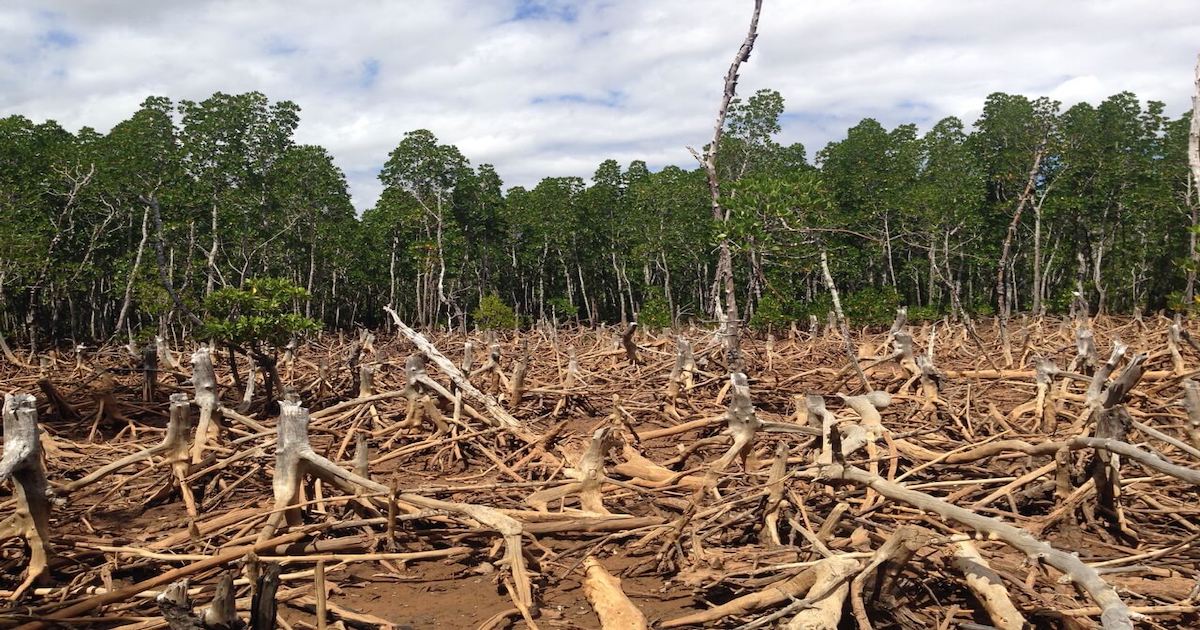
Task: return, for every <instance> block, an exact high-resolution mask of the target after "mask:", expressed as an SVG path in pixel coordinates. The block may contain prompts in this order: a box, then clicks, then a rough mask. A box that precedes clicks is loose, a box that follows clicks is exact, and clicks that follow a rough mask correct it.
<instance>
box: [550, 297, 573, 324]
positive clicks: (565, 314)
mask: <svg viewBox="0 0 1200 630" xmlns="http://www.w3.org/2000/svg"><path fill="white" fill-rule="evenodd" d="M546 305H547V306H549V307H550V308H551V309H553V311H554V313H555V314H556V315H557V316H558V319H559V321H564V320H568V319H575V318H576V317H578V316H579V307H577V306H575V305H574V304H572V303H571V300H568V299H567V298H565V297H556V298H550V299H549V300H546Z"/></svg>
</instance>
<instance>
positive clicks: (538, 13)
mask: <svg viewBox="0 0 1200 630" xmlns="http://www.w3.org/2000/svg"><path fill="white" fill-rule="evenodd" d="M765 5H766V6H765V7H764V9H763V15H762V22H761V24H760V36H759V39H758V44H757V47H756V49H755V52H754V55H753V56H752V57H751V60H750V62H749V64H747V65H746V66H744V67H743V72H742V80H741V84H740V86H739V87H740V92H741V93H742V94H747V95H748V94H751V93H753V91H755V90H757V89H760V88H765V87H770V88H774V89H777V90H779V91H780V92H781V93H782V94H783V96H784V98H785V99H786V102H787V114H786V116H785V119H784V121H783V122H784V130H783V138H782V140H783V141H785V142H790V141H796V140H799V141H801V142H803V143H804V144H805V145H806V146H807V147H808V150H809V155H810V156H811V155H812V154H814V153H815V152H816V151H817V150H818V149H819V148H820V147H821V146H823V145H824V144H825V143H826V142H828V141H829V140H831V139H836V138H838V137H840V136H841V135H843V134H844V133H845V130H846V128H847V127H849V126H851V125H853V124H854V123H856V122H857V121H858V120H860V119H861V118H863V117H866V116H873V117H875V118H878V119H880V120H881V121H882V122H883V123H884V124H886V125H888V126H892V125H896V124H899V123H904V122H915V123H917V124H919V125H920V126H921V127H922V128H923V129H927V128H928V127H929V126H930V125H931V124H932V123H933V122H936V121H937V120H938V119H939V118H941V117H943V116H946V115H955V116H960V117H962V118H964V119H966V120H968V121H971V120H973V119H974V118H975V117H976V116H977V115H978V112H979V108H980V106H981V105H982V102H983V99H984V97H985V96H987V94H989V93H991V92H994V91H1007V92H1015V93H1022V94H1027V95H1031V96H1037V95H1048V96H1051V97H1053V98H1056V99H1059V100H1061V101H1063V102H1064V103H1067V104H1071V103H1075V102H1078V101H1081V100H1087V101H1091V102H1098V101H1099V100H1101V99H1103V98H1104V97H1105V96H1107V95H1110V94H1113V93H1116V92H1119V91H1122V90H1129V91H1132V92H1134V93H1136V94H1137V95H1138V96H1139V97H1141V98H1143V99H1156V100H1161V101H1165V102H1166V103H1167V107H1168V112H1170V113H1171V114H1172V115H1174V114H1179V113H1182V112H1184V111H1185V110H1186V109H1187V108H1188V107H1190V101H1189V98H1190V94H1191V77H1192V68H1193V65H1194V63H1195V61H1196V54H1197V52H1200V5H1197V2H1196V0H1120V1H1117V0H1053V1H1048V0H1005V1H1003V2H995V1H991V0H941V1H932V0H890V1H889V0H842V1H834V0H766V1H765ZM750 9H751V2H750V0H600V1H575V2H568V1H559V0H546V1H542V0H504V1H499V0H497V1H488V0H474V1H472V0H432V1H427V2H426V1H415V0H406V1H390V2H384V1H378V2H368V1H356V2H329V1H325V2H300V1H294V0H289V1H284V0H254V1H239V2H232V1H230V2H204V1H199V0H191V1H187V2H177V1H168V0H158V1H144V2H140V1H126V2H100V1H95V0H77V1H70V2H67V1H62V2H26V1H24V0H15V1H14V0H7V1H5V2H3V3H0V116H3V115H8V114H16V113H20V114H24V115H26V116H29V117H30V118H33V119H35V120H42V119H47V118H50V119H55V120H57V121H59V122H60V123H61V124H63V125H64V126H66V127H67V128H70V129H77V128H79V127H80V126H83V125H89V126H92V127H95V128H97V129H100V130H102V131H103V130H107V129H108V128H109V127H111V126H112V125H113V124H114V123H116V122H117V121H119V120H121V119H123V118H125V117H127V116H129V115H130V114H131V113H132V112H133V111H134V109H135V108H136V107H137V105H138V103H139V102H141V101H142V99H143V98H145V97H146V96H148V95H151V94H154V95H164V96H168V97H171V98H172V99H176V100H178V99H183V98H189V99H202V98H204V97H206V96H208V95H209V94H211V93H213V92H215V91H224V92H243V91H250V90H259V91H262V92H264V93H266V94H267V95H268V96H269V97H270V98H272V99H277V100H278V99H291V100H294V101H296V102H297V103H298V104H299V105H300V106H301V108H302V112H301V124H300V128H299V130H298V132H297V136H298V140H299V141H300V142H306V143H316V144H320V145H323V146H325V147H327V148H328V149H329V150H330V151H332V153H333V154H334V156H335V158H336V159H337V162H338V164H339V165H340V166H341V168H342V169H343V170H344V171H345V172H346V174H347V176H348V178H349V180H350V185H351V189H352V193H353V195H354V203H355V205H356V206H358V207H359V208H360V209H361V208H366V207H369V206H371V205H372V204H373V203H374V201H375V199H376V197H377V196H378V193H379V184H378V182H377V180H376V174H377V173H378V170H379V167H380V166H381V165H382V163H383V162H384V160H386V159H387V154H388V152H389V151H390V150H391V149H392V148H393V147H395V145H396V144H397V142H399V140H400V139H401V137H402V136H403V134H404V132H406V131H409V130H412V129H417V128H427V129H430V130H432V131H433V132H434V133H435V134H436V135H437V136H438V138H439V139H440V140H441V141H442V142H446V143H451V144H455V145H457V146H458V147H459V148H460V149H461V150H462V152H463V153H464V154H465V155H466V156H467V157H468V158H469V159H470V160H471V161H472V163H474V164H480V163H484V162H489V163H492V164H494V165H495V166H496V168H497V169H498V171H499V172H500V174H501V176H502V177H503V178H504V179H505V182H506V184H508V185H517V184H520V185H530V184H533V183H536V181H537V180H539V179H540V178H542V177H544V176H549V175H580V176H585V177H587V176H590V175H591V173H592V172H593V171H594V170H595V167H596V165H597V164H598V163H599V162H600V161H601V160H603V159H605V158H609V157H611V158H615V159H617V160H619V161H620V162H622V163H627V162H629V161H630V160H633V159H644V160H646V161H647V162H649V164H650V165H651V167H652V168H658V167H661V166H664V165H666V164H680V165H687V164H689V163H691V158H690V157H689V155H688V153H687V149H686V147H687V146H688V145H693V146H699V145H701V144H703V143H704V142H705V139H706V138H707V137H708V136H709V135H710V134H711V129H710V125H711V124H712V118H713V114H714V111H715V107H716V104H717V99H718V98H719V95H720V91H721V87H722V86H721V82H722V76H723V75H724V72H725V69H726V68H727V67H728V65H729V62H730V59H731V58H732V56H733V53H734V51H735V49H736V48H737V46H738V44H740V42H741V40H742V38H743V37H744V35H745V30H746V26H747V21H748V19H749V13H750Z"/></svg>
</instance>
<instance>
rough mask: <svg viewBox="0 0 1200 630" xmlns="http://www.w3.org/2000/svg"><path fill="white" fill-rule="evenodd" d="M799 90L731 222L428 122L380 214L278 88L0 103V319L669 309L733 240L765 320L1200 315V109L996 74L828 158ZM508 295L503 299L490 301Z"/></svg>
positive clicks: (859, 135) (100, 328)
mask: <svg viewBox="0 0 1200 630" xmlns="http://www.w3.org/2000/svg"><path fill="white" fill-rule="evenodd" d="M784 111H785V110H784V101H783V98H782V97H781V96H780V95H779V93H778V92H775V91H772V90H761V91H759V92H757V93H756V94H754V95H753V96H751V97H749V98H748V99H745V100H735V101H734V102H733V103H732V104H731V106H730V109H729V114H728V117H727V119H726V123H725V124H726V127H725V133H724V134H723V135H722V136H721V140H720V146H719V147H718V148H717V152H716V168H717V170H718V171H719V177H720V182H721V203H722V206H724V207H726V208H727V209H728V211H729V220H728V221H717V220H715V219H714V217H713V216H712V211H711V199H710V198H709V190H708V185H707V182H706V178H705V173H704V171H703V169H701V168H692V169H687V168H679V167H676V166H668V167H666V168H663V169H662V170H659V171H656V172H652V171H651V170H650V169H649V168H647V165H646V163H645V162H641V161H634V162H631V163H630V164H627V165H622V164H619V163H617V162H616V161H614V160H605V161H604V162H602V163H601V164H599V165H598V166H597V168H596V170H595V172H594V173H593V174H592V175H591V177H590V178H588V179H586V180H585V179H584V178H582V177H547V178H545V179H543V180H541V181H540V182H539V183H538V184H537V185H536V186H533V187H532V188H526V187H520V186H517V187H511V188H508V189H505V187H504V183H503V181H502V180H501V178H500V175H499V174H498V173H497V172H496V170H495V169H494V168H493V167H492V166H491V165H488V164H480V165H478V166H474V165H472V164H471V162H470V160H469V159H468V158H467V157H466V156H464V155H463V154H462V153H461V152H460V151H459V150H458V149H457V148H456V147H454V146H452V145H448V144H443V143H441V142H440V141H439V140H438V139H437V138H436V137H435V135H434V134H433V133H431V132H430V131H428V130H416V131H412V132H410V133H407V134H405V135H404V137H403V138H401V139H399V142H398V144H397V146H396V148H395V149H394V150H393V151H392V152H391V153H390V155H389V156H388V159H387V162H386V163H385V164H384V166H383V169H382V170H381V172H380V173H379V179H380V181H381V182H382V184H383V186H384V188H383V193H382V195H381V197H380V198H379V200H378V202H377V203H376V204H375V206H374V207H372V208H369V209H367V210H366V211H365V212H364V213H363V214H362V216H361V217H360V216H357V215H356V213H355V210H354V208H353V206H352V205H351V201H350V195H349V192H348V189H347V184H346V179H345V176H344V174H343V173H342V171H341V170H340V169H339V168H338V167H337V166H336V164H335V162H334V160H333V157H332V156H331V155H330V154H329V152H328V151H326V150H325V149H323V148H322V147H319V146H312V145H302V144H298V143H296V142H295V140H294V132H295V129H296V126H297V125H298V123H299V120H300V108H299V107H298V106H297V105H296V104H295V103H292V102H290V101H276V102H272V101H271V100H270V99H268V98H267V97H266V96H265V95H263V94H260V93H256V92H252V93H247V94H223V93H217V94H214V95H212V96H211V97H210V98H208V99H205V100H203V101H198V102H197V101H189V100H182V101H179V102H177V103H176V102H172V101H170V100H169V99H167V98H163V97H152V98H148V99H146V100H145V101H144V102H143V103H142V104H141V106H140V108H139V109H138V110H137V111H136V112H134V113H133V115H132V116H130V117H129V118H128V119H127V120H124V121H122V122H120V123H119V124H117V125H116V126H114V127H113V128H112V130H111V131H109V132H107V133H99V132H97V131H96V130H94V129H90V128H83V129H81V130H79V131H78V132H77V133H72V132H70V131H68V130H66V129H63V128H62V127H61V126H60V125H58V124H57V123H55V122H53V121H47V122H42V123H35V122H33V121H32V120H30V119H29V118H27V117H24V116H10V117H7V118H3V119H0V217H2V220H0V301H2V304H3V309H2V310H3V312H2V313H0V331H4V332H5V333H6V334H7V335H11V336H16V337H19V338H22V339H25V340H26V341H33V342H37V341H38V340H42V341H49V340H55V339H66V338H71V339H77V340H82V339H93V340H96V339H106V338H111V337H114V336H117V337H121V336H125V335H129V336H137V335H150V334H154V333H161V332H163V331H164V330H166V329H167V328H168V327H170V326H176V327H177V330H179V329H187V328H190V327H192V326H194V325H195V324H196V323H197V322H198V321H199V316H200V315H202V313H201V312H200V311H201V310H202V309H203V305H204V298H205V297H206V296H208V295H210V294H212V293H213V292H214V291H218V290H220V289H222V288H227V287H241V286H244V285H246V283H247V282H248V281H250V280H252V279H255V278H267V277H271V278H282V279H286V280H289V281H290V282H291V283H293V284H295V285H297V286H299V287H303V288H304V289H306V290H307V299H297V300H295V303H294V304H293V308H294V310H295V312H296V313H297V314H298V315H303V316H305V317H310V318H313V319H315V320H317V321H320V322H323V323H324V324H325V325H327V326H330V327H350V326H360V325H361V326H377V325H381V324H383V323H384V322H383V317H382V315H383V310H382V307H383V306H384V305H387V304H392V305H393V306H394V307H395V308H396V309H397V310H398V311H399V312H400V314H401V315H402V316H403V317H405V318H406V319H407V320H408V321H412V322H414V323H416V324H418V325H421V326H425V327H431V326H442V327H447V326H455V327H457V326H470V325H472V324H473V323H474V322H475V321H476V320H477V319H479V318H481V317H487V316H488V309H495V308H504V307H509V308H512V309H513V310H514V311H515V314H516V316H517V317H518V318H519V321H532V320H537V319H545V320H556V321H558V322H566V321H579V322H581V323H591V324H597V323H604V322H618V321H629V320H632V319H633V318H634V317H635V316H636V317H637V318H638V319H639V321H641V322H642V323H643V324H648V325H670V324H672V323H674V322H678V321H681V320H701V321H708V320H712V319H714V318H715V315H714V314H715V313H716V312H717V311H718V310H719V308H720V305H719V303H718V302H717V300H716V299H715V296H717V295H719V293H718V291H717V287H716V278H715V263H716V255H715V248H716V243H718V242H728V243H729V247H730V250H731V256H732V265H733V274H734V277H735V279H736V286H737V300H738V303H739V304H740V305H742V311H741V314H742V317H743V319H744V320H746V321H747V322H748V323H749V324H750V325H752V326H759V327H761V326H769V325H774V326H784V325H786V324H787V322H789V321H790V320H795V319H802V320H807V319H808V318H809V316H811V315H815V316H818V317H821V318H824V316H825V313H826V312H827V311H828V309H829V298H828V291H827V290H826V287H825V283H824V281H823V279H822V272H821V269H820V265H819V263H818V259H819V254H820V252H822V251H824V252H826V253H827V256H828V261H829V265H830V269H831V275H832V277H833V278H834V280H835V282H836V283H837V285H838V288H839V289H840V291H841V292H842V294H843V296H844V300H843V301H844V302H845V307H846V311H847V315H848V316H849V317H850V318H851V320H852V321H856V322H859V323H873V322H875V321H877V320H881V319H887V318H889V317H890V314H891V311H892V309H893V308H894V307H895V306H896V305H898V304H906V305H908V306H909V312H910V316H912V317H919V318H935V317H940V316H943V315H947V314H952V313H954V312H955V311H957V310H965V311H968V312H971V313H978V314H992V313H996V312H997V309H999V310H1000V311H1001V312H1002V314H1006V315H1007V314H1009V313H1014V312H1035V313H1046V312H1064V311H1066V310H1067V309H1068V308H1070V306H1071V304H1072V303H1076V304H1081V303H1083V302H1086V303H1087V304H1088V306H1089V308H1090V309H1091V310H1092V311H1093V312H1112V313H1129V312H1134V311H1138V312H1142V311H1148V310H1158V309H1185V308H1188V307H1189V306H1191V305H1193V304H1194V303H1195V299H1194V296H1195V278H1196V270H1197V268H1198V267H1200V265H1198V264H1197V261H1198V258H1200V257H1198V255H1197V243H1196V237H1197V233H1198V232H1200V228H1198V226H1197V224H1198V223H1200V197H1198V195H1197V191H1196V183H1195V182H1194V181H1192V179H1191V176H1190V172H1189V168H1188V159H1187V150H1188V149H1187V147H1188V131H1189V129H1188V125H1189V120H1188V117H1187V116H1181V117H1178V118H1172V117H1170V116H1169V115H1167V114H1166V113H1165V111H1164V106H1163V104H1162V103H1159V102H1155V101H1150V102H1148V103H1145V104H1144V105H1143V103H1142V102H1141V101H1140V100H1139V99H1138V98H1137V97H1136V96H1135V95H1134V94H1131V93H1128V92H1123V93H1120V94H1116V95H1114V96H1111V97H1109V98H1107V99H1105V100H1104V101H1103V102H1102V103H1100V104H1099V105H1098V106H1093V105H1090V104H1087V103H1079V104H1075V105H1073V106H1071V107H1069V108H1066V109H1064V108H1063V106H1062V105H1061V104H1060V103H1058V102H1056V101H1052V100H1050V99H1047V98H1037V99H1031V98H1027V97H1025V96H1020V95H1012V94H1003V93H996V94H992V95H990V96H989V97H987V99H986V101H985V103H984V105H983V110H982V114H981V115H980V117H979V118H978V120H976V121H975V123H974V124H973V125H971V126H969V127H968V126H967V125H965V124H964V123H963V122H962V121H961V120H959V119H957V118H945V119H943V120H941V121H938V122H937V123H936V124H934V125H933V126H932V128H930V129H929V130H928V131H927V132H925V133H921V131H920V130H919V129H918V127H917V126H916V125H912V124H905V125H900V126H898V127H895V128H893V129H888V128H886V127H885V126H884V125H882V124H880V123H879V122H878V121H876V120H874V119H870V118H868V119H864V120H863V121H861V122H860V123H858V124H857V125H855V126H854V127H852V128H850V129H849V130H848V131H847V133H846V136H845V138H843V139H840V140H837V141H834V142H831V143H829V144H828V145H827V146H826V147H824V148H823V149H821V150H820V151H819V152H818V153H817V154H816V155H815V156H813V157H812V159H810V157H809V156H808V155H807V154H806V151H805V148H804V147H803V146H801V145H800V144H790V145H784V144H781V143H780V142H779V141H778V136H779V134H780V120H781V118H782V117H783V116H784ZM481 307H482V308H481Z"/></svg>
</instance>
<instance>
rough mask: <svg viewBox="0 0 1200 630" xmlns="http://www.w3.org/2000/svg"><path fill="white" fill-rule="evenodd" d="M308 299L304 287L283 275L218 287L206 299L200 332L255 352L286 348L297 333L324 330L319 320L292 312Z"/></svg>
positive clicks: (208, 336) (200, 334) (201, 334)
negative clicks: (271, 348) (267, 348)
mask: <svg viewBox="0 0 1200 630" xmlns="http://www.w3.org/2000/svg"><path fill="white" fill-rule="evenodd" d="M308 298H309V295H308V291H306V290H304V287H300V286H296V285H295V284H293V283H292V282H291V281H289V280H285V279H283V278H255V279H253V280H247V281H246V284H245V286H243V287H242V288H240V289H239V288H236V287H227V288H224V289H218V290H216V291H213V292H212V293H210V294H208V297H206V298H204V312H205V318H204V321H203V323H202V324H201V326H200V330H199V332H198V334H199V336H200V337H206V338H210V339H213V340H216V341H218V342H222V343H228V344H234V345H237V346H242V347H243V348H244V349H246V350H248V351H250V352H255V353H257V352H259V351H265V347H266V346H272V347H276V348H278V347H282V346H284V345H286V344H287V343H288V342H289V341H291V339H292V338H293V337H295V336H296V335H300V334H304V333H309V332H316V331H317V330H320V328H321V325H320V324H319V323H317V322H316V321H315V320H312V319H309V318H307V317H304V316H303V315H297V314H295V313H291V312H289V311H290V310H291V309H292V305H293V304H294V303H296V302H301V301H304V300H307V299H308Z"/></svg>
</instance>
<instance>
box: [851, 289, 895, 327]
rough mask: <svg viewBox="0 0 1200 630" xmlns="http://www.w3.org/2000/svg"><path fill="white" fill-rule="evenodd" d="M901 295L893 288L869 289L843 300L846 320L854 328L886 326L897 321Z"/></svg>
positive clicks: (854, 293) (856, 292) (861, 290)
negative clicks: (897, 309)
mask: <svg viewBox="0 0 1200 630" xmlns="http://www.w3.org/2000/svg"><path fill="white" fill-rule="evenodd" d="M899 306H900V294H899V293H898V292H896V289H894V288H892V287H868V288H866V289H860V290H858V291H854V292H852V293H849V294H847V295H846V297H844V298H843V299H842V310H844V311H845V313H846V319H848V320H850V322H851V324H852V325H854V326H886V325H888V324H890V323H891V322H892V321H893V320H895V319H896V308H897V307H899Z"/></svg>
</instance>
